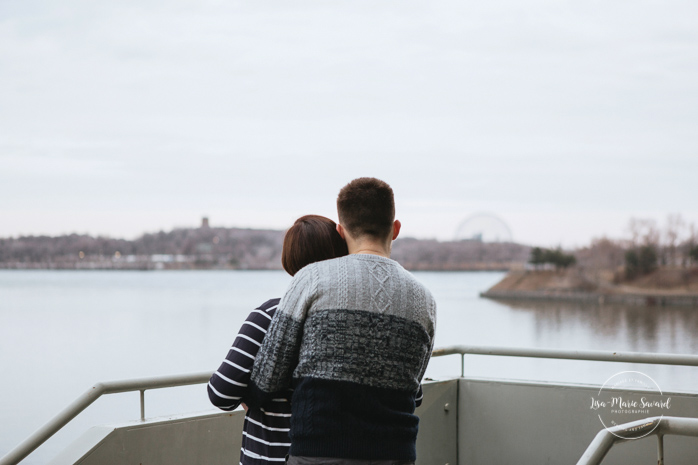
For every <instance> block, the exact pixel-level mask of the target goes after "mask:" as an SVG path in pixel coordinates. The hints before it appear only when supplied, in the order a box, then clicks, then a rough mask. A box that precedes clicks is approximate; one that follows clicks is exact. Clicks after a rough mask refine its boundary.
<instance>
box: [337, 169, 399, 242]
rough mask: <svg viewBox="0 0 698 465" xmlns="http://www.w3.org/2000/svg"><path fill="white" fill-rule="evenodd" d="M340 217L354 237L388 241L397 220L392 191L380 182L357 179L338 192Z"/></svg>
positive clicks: (343, 224) (378, 180)
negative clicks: (368, 237)
mask: <svg viewBox="0 0 698 465" xmlns="http://www.w3.org/2000/svg"><path fill="white" fill-rule="evenodd" d="M337 214H338V215H339V222H340V224H341V225H342V226H343V227H344V229H346V230H347V231H348V232H349V234H350V235H351V237H353V238H355V239H358V238H360V237H362V236H370V237H372V238H374V239H380V240H386V239H388V237H389V236H390V235H391V233H392V227H393V222H394V221H395V198H394V196H393V189H392V188H391V187H390V186H389V185H388V183H386V182H384V181H381V180H380V179H376V178H357V179H354V180H353V181H351V182H350V183H349V184H347V185H346V186H344V187H343V188H342V190H340V191H339V195H338V196H337Z"/></svg>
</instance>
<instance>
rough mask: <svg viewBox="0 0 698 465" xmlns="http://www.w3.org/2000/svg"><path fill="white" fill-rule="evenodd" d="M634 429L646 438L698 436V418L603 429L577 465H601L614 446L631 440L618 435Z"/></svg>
mask: <svg viewBox="0 0 698 465" xmlns="http://www.w3.org/2000/svg"><path fill="white" fill-rule="evenodd" d="M633 429H636V430H638V433H637V434H641V433H643V432H646V433H645V436H651V435H658V436H666V435H677V436H698V418H683V417H652V418H646V419H644V420H637V421H633V422H630V423H625V424H622V425H618V426H614V427H612V428H608V429H602V430H601V431H599V432H598V434H597V435H596V436H595V437H594V439H593V440H592V441H591V443H590V444H589V447H587V449H586V451H584V454H583V455H582V457H581V458H580V459H579V461H578V462H577V465H598V464H600V463H601V461H602V460H603V459H604V457H605V456H606V454H608V452H609V451H610V450H611V448H612V447H613V445H614V444H616V443H618V442H626V441H629V440H630V437H627V438H626V437H625V436H621V434H618V433H626V432H628V431H631V430H633ZM648 430H649V432H647V431H648ZM641 437H644V436H641Z"/></svg>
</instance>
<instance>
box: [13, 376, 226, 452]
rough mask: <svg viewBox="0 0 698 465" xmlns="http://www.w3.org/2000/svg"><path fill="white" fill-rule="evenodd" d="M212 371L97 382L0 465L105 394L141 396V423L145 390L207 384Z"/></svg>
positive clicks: (31, 448) (33, 446) (29, 449)
mask: <svg viewBox="0 0 698 465" xmlns="http://www.w3.org/2000/svg"><path fill="white" fill-rule="evenodd" d="M212 374H213V373H212V372H207V373H194V374H189V375H179V376H162V377H157V378H141V379H132V380H125V381H111V382H106V383H97V384H95V385H94V386H92V387H91V388H90V389H88V390H87V391H86V392H85V393H84V394H83V395H81V396H80V397H78V398H77V399H75V401H74V402H73V403H72V404H70V405H69V406H67V407H66V408H65V409H63V411H61V412H60V413H59V414H58V415H56V416H55V417H53V419H51V420H50V421H49V422H48V423H46V424H45V425H44V426H42V427H41V428H39V429H38V430H37V431H36V432H35V433H34V434H32V435H31V436H29V437H28V438H27V439H25V440H24V441H23V442H22V443H21V444H19V445H18V446H17V447H15V448H14V449H13V450H12V451H10V453H8V454H7V455H6V456H4V457H3V458H1V459H0V465H15V464H17V463H19V462H20V461H21V460H23V459H24V458H25V457H26V456H27V455H29V454H31V453H32V452H34V451H35V450H36V449H37V448H38V447H39V446H40V445H41V444H43V443H44V442H46V441H47V440H48V439H49V438H50V437H51V436H53V435H54V434H56V433H57V432H58V431H59V430H60V429H61V428H63V427H64V426H65V425H67V424H68V423H70V421H71V420H72V419H73V418H75V417H76V416H78V415H79V414H80V413H81V412H82V411H83V410H85V409H86V408H87V407H89V406H90V405H91V404H92V403H93V402H94V401H96V400H97V399H99V398H100V397H101V396H103V395H105V394H118V393H122V392H135V391H140V393H141V420H144V419H145V391H146V390H148V389H161V388H168V387H177V386H189V385H192V384H202V383H206V382H208V380H209V379H210V378H211V375H212Z"/></svg>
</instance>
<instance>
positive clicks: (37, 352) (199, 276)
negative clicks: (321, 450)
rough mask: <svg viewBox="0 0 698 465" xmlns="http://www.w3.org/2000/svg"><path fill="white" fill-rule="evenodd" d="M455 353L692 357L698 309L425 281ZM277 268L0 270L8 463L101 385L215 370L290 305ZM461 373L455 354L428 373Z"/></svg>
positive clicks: (560, 372)
mask: <svg viewBox="0 0 698 465" xmlns="http://www.w3.org/2000/svg"><path fill="white" fill-rule="evenodd" d="M415 275H416V276H417V278H418V279H419V280H420V281H422V282H423V283H424V284H426V285H427V287H429V288H430V289H431V291H432V293H433V294H434V297H435V298H436V301H437V305H438V319H437V334H436V347H443V346H447V345H453V344H468V345H490V346H509V347H544V348H566V349H596V350H612V351H633V352H665V353H685V354H695V353H696V352H697V349H698V309H696V308H661V307H654V308H652V307H630V306H595V305H579V304H572V303H553V302H544V303H542V302H531V303H524V302H519V303H516V304H512V303H504V302H497V301H493V300H488V299H482V298H480V297H479V293H480V292H481V291H483V290H486V289H487V288H489V287H490V286H491V285H493V284H494V283H496V282H497V281H498V280H500V279H501V278H502V277H503V273H495V272H420V273H415ZM289 281H290V278H289V276H288V275H286V274H285V273H284V272H281V271H150V272H137V271H134V272H131V271H117V272H111V271H4V270H1V271H0V370H1V373H2V376H1V377H0V394H1V395H2V397H1V398H0V418H2V422H1V423H0V456H3V455H5V454H6V453H7V452H8V451H9V450H10V449H12V448H13V447H14V446H16V445H17V444H18V443H19V442H21V441H22V440H23V439H25V438H26V437H27V436H29V435H30V434H31V433H33V432H34V431H35V430H36V429H37V428H39V427H40V426H42V425H43V424H44V423H45V422H46V421H48V420H49V419H50V418H52V417H53V416H54V415H55V414H57V413H58V412H59V411H61V410H62V409H63V408H64V407H65V406H67V405H68V404H69V403H70V402H72V401H73V400H74V399H75V398H76V397H77V396H79V395H80V394H82V393H83V392H84V391H86V390H87V389H88V388H89V387H90V386H92V385H93V384H95V383H96V382H98V381H110V380H118V379H129V378H140V377H150V376H158V375H171V374H180V373H190V372H202V371H209V370H210V371H212V370H214V369H216V368H217V367H218V364H219V363H220V361H221V359H222V358H223V357H224V356H225V354H226V352H227V349H228V346H229V345H230V344H231V343H232V341H233V338H234V337H235V334H236V333H237V330H238V328H239V326H240V324H241V323H242V321H243V320H244V319H245V317H246V316H247V314H248V313H249V311H250V310H252V309H253V308H254V307H256V306H257V305H259V304H261V303H262V302H264V301H265V300H267V299H269V298H272V297H278V296H281V294H282V293H283V291H284V289H285V287H286V285H287V284H288V282H289ZM465 370H466V375H468V376H488V377H497V378H510V379H529V380H549V381H564V382H574V383H584V384H602V383H603V382H604V381H605V380H606V379H608V378H609V377H611V376H612V375H614V374H616V373H618V372H619V371H623V370H638V371H642V372H643V373H645V374H647V375H648V376H651V377H652V378H653V379H654V380H655V381H656V382H657V384H658V385H659V386H660V388H662V390H664V391H667V390H683V391H693V392H695V391H697V390H698V388H697V387H698V368H683V367H667V366H648V365H633V364H618V363H601V362H577V361H549V360H536V359H516V358H506V357H504V358H503V357H486V356H468V357H466V362H465ZM459 374H460V358H459V357H458V356H448V357H441V358H438V359H432V362H431V363H430V366H429V369H428V371H427V376H428V377H430V378H436V379H438V378H444V377H454V376H458V375H459ZM210 408H211V407H210V405H209V404H208V398H207V396H206V390H205V386H204V385H199V386H190V387H183V388H176V389H168V390H160V391H149V392H148V393H147V394H146V416H148V417H153V416H162V415H167V414H171V413H183V412H195V411H202V410H208V409H210ZM139 414H140V410H139V403H138V393H126V394H117V395H112V396H106V397H104V398H102V399H100V400H98V401H97V402H96V403H95V404H93V405H92V406H90V407H89V408H88V409H87V410H86V411H85V412H84V413H83V414H81V415H79V416H78V417H77V418H76V419H75V420H74V421H73V422H72V423H71V424H70V425H68V426H67V427H65V428H64V429H63V430H62V431H61V432H59V433H58V434H57V435H56V436H54V437H53V438H52V439H51V440H49V441H48V442H47V443H46V444H45V445H44V446H42V447H41V448H39V449H38V450H37V451H36V452H35V453H33V454H32V455H30V456H29V457H28V458H27V459H26V460H25V461H24V462H23V463H27V464H41V463H45V462H47V461H48V460H49V459H51V458H52V457H54V456H55V455H56V454H57V453H58V452H59V451H60V450H61V449H62V448H64V447H65V446H66V445H67V444H69V443H70V442H71V441H73V440H74V439H76V438H77V437H79V435H80V434H82V432H84V431H85V430H86V429H87V428H89V427H90V426H92V425H95V424H109V423H118V422H122V421H128V420H133V419H136V418H138V416H139Z"/></svg>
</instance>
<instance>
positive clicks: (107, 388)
mask: <svg viewBox="0 0 698 465" xmlns="http://www.w3.org/2000/svg"><path fill="white" fill-rule="evenodd" d="M454 354H458V355H460V356H461V377H462V376H464V366H465V365H464V357H465V355H499V356H506V357H530V358H551V359H567V360H587V361H600V362H628V363H650V364H660V365H685V366H698V356H697V355H683V354H653V353H642V352H611V351H602V350H568V349H538V348H520V347H486V346H465V345H456V346H448V347H443V348H439V349H435V350H434V351H433V352H432V356H433V357H441V356H445V355H454ZM212 374H213V372H204V373H193V374H184V375H173V376H160V377H152V378H140V379H132V380H122V381H109V382H103V383H97V384H95V385H94V386H92V387H91V388H90V389H88V390H87V391H86V392H85V393H84V394H82V395H81V396H80V397H78V398H77V399H76V400H75V401H73V403H72V404H70V405H69V406H68V407H66V408H65V409H63V410H62V411H61V412H60V413H58V414H57V415H56V416H55V417H53V418H52V419H51V420H49V421H48V422H47V423H46V424H45V425H44V426H42V427H41V428H39V429H38V430H37V431H36V432H35V433H34V434H32V435H31V436H29V437H28V438H27V439H25V440H24V441H23V442H22V443H20V444H19V445H18V446H17V447H15V448H14V449H13V450H11V451H10V452H9V453H8V454H7V455H5V456H4V457H2V458H0V465H15V464H17V463H19V462H20V461H21V460H22V459H24V458H25V457H26V456H27V455H29V454H31V453H32V452H33V451H34V450H36V449H37V448H38V447H39V446H40V445H41V444H43V443H44V442H46V441H47V440H48V439H49V438H50V437H51V436H53V435H54V434H56V433H57V432H58V431H59V430H60V429H61V428H63V427H64V426H65V425H67V424H68V423H69V422H70V421H71V420H72V419H73V418H75V417H76V416H77V415H79V414H80V413H81V412H82V411H83V410H85V409H86V408H87V407H89V406H90V405H91V404H92V403H93V402H94V401H96V400H97V399H99V398H100V397H101V396H102V395H105V394H116V393H122V392H135V391H140V392H141V419H144V417H145V413H144V392H145V391H146V390H148V389H161V388H168V387H178V386H188V385H192V384H203V383H207V382H208V380H209V379H210V378H211V375H212Z"/></svg>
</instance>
